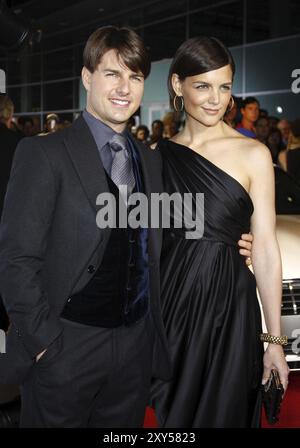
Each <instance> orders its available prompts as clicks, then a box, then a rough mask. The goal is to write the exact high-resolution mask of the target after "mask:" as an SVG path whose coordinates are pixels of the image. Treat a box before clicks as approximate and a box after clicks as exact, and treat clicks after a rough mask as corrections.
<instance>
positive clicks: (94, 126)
mask: <svg viewBox="0 0 300 448" xmlns="http://www.w3.org/2000/svg"><path fill="white" fill-rule="evenodd" d="M82 115H83V118H84V119H85V121H86V122H87V124H88V126H89V128H90V131H91V133H92V134H93V137H94V139H95V141H96V144H97V146H98V149H99V150H100V149H101V148H103V146H105V145H106V143H108V141H109V140H110V139H111V138H112V137H113V136H114V135H115V134H117V132H116V131H114V130H113V129H112V128H111V127H109V126H107V124H105V123H103V121H101V120H99V119H98V118H96V117H94V116H93V115H92V114H91V113H90V112H88V111H87V110H86V109H85V110H84V111H83V114H82ZM122 135H124V137H126V138H127V134H126V130H125V131H124V132H122Z"/></svg>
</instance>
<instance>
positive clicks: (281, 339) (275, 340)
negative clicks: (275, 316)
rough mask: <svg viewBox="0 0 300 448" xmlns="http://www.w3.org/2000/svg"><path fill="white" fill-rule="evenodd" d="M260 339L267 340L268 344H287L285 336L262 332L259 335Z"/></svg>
mask: <svg viewBox="0 0 300 448" xmlns="http://www.w3.org/2000/svg"><path fill="white" fill-rule="evenodd" d="M260 340H261V341H262V342H269V343H270V344H277V345H287V344H288V337H287V336H272V335H271V334H269V333H262V334H261V335H260Z"/></svg>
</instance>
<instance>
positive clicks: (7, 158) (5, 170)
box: [0, 123, 21, 217]
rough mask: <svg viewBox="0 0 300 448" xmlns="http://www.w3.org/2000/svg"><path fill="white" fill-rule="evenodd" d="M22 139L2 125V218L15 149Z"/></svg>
mask: <svg viewBox="0 0 300 448" xmlns="http://www.w3.org/2000/svg"><path fill="white" fill-rule="evenodd" d="M20 139H21V137H20V135H18V134H17V133H16V132H14V131H12V130H11V129H8V128H7V127H6V126H5V125H4V124H3V123H0V217H1V212H2V208H3V202H4V197H5V192H6V187H7V183H8V179H9V174H10V170H11V165H12V161H13V157H14V153H15V149H16V147H17V145H18V143H19V141H20Z"/></svg>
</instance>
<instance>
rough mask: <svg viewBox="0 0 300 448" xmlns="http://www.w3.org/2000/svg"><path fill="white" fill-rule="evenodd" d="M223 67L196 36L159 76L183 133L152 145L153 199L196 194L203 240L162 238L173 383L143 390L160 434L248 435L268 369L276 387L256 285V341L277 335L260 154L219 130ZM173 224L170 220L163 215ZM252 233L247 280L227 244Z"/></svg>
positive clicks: (223, 58) (269, 202) (217, 46)
mask: <svg viewBox="0 0 300 448" xmlns="http://www.w3.org/2000/svg"><path fill="white" fill-rule="evenodd" d="M233 75H234V62H233V60H232V57H231V54H230V52H229V50H228V49H227V48H226V47H225V46H224V45H223V44H222V43H221V42H220V41H218V40H217V39H214V38H207V37H199V38H194V39H190V40H188V41H187V42H185V43H184V44H183V45H182V46H181V47H180V48H179V50H178V51H177V53H176V55H175V58H174V60H173V63H172V65H171V68H170V74H169V90H170V95H171V99H172V100H173V101H174V103H173V104H174V107H175V109H184V110H185V115H186V122H185V126H184V129H183V130H182V131H181V132H179V134H177V135H176V136H175V137H173V138H172V140H169V141H167V140H164V141H162V142H160V144H159V145H158V150H160V152H161V156H162V159H163V174H164V182H165V191H166V192H167V193H169V194H172V193H174V192H179V193H181V194H183V193H192V194H193V195H194V196H193V197H195V193H197V192H198V193H199V192H201V193H204V234H203V237H202V238H199V239H186V237H185V232H186V228H185V227H184V223H183V227H182V228H175V227H173V228H170V229H167V230H165V237H164V250H163V255H162V292H161V295H162V312H163V318H164V322H165V326H166V332H167V337H168V341H169V347H170V352H171V357H172V362H173V369H174V372H173V379H172V381H170V382H162V381H155V382H154V383H153V388H152V400H153V401H152V403H153V406H154V407H155V410H156V415H157V417H158V420H159V423H160V425H161V426H162V427H222V428H226V427H258V426H259V424H260V411H261V402H260V394H259V389H260V385H261V382H262V381H263V382H265V381H266V380H267V378H268V377H269V375H270V370H271V368H276V369H277V370H278V371H279V374H280V378H281V381H282V383H283V385H284V388H285V389H286V387H287V378H288V370H289V369H288V366H287V364H286V361H285V358H284V354H283V350H282V346H281V345H277V344H274V343H270V344H269V345H268V348H267V350H266V352H265V354H264V353H263V343H262V342H261V340H260V334H261V332H262V329H261V314H260V307H259V303H258V300H257V296H256V282H257V286H258V288H259V292H260V296H261V301H262V305H263V309H264V315H265V320H266V325H267V329H268V332H269V333H270V334H272V335H274V336H279V335H280V302H281V262H280V253H279V249H278V244H277V241H276V235H275V212H274V180H273V168H272V161H271V157H270V154H269V151H268V149H267V148H266V147H264V146H263V145H262V144H260V143H258V142H256V141H255V140H253V139H249V138H246V137H244V136H242V135H241V134H239V133H237V132H236V131H235V130H233V129H231V128H230V127H229V126H227V125H226V124H225V123H224V121H222V117H223V115H224V113H225V111H226V109H227V107H228V104H229V103H230V98H231V86H232V79H233ZM171 217H172V218H174V216H171ZM249 230H251V232H252V233H253V236H254V242H253V251H252V254H253V258H252V261H253V268H254V272H255V277H256V279H255V277H254V275H253V274H252V272H251V271H250V270H249V268H248V267H247V266H246V264H245V262H244V259H243V257H241V256H240V255H239V252H238V247H237V244H236V241H237V240H238V239H239V237H240V235H241V234H242V233H247V232H248V231H249Z"/></svg>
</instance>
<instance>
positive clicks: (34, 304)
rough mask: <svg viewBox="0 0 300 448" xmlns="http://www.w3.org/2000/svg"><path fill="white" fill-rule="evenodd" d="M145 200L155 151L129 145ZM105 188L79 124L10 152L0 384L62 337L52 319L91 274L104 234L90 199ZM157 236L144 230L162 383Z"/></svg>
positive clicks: (155, 178)
mask: <svg viewBox="0 0 300 448" xmlns="http://www.w3.org/2000/svg"><path fill="white" fill-rule="evenodd" d="M135 145H136V147H137V148H138V151H139V154H140V158H141V165H142V171H143V177H144V182H145V190H146V194H147V195H149V194H150V193H151V192H161V191H162V176H161V172H162V166H161V160H160V156H159V154H158V153H157V152H156V151H151V150H150V149H147V148H146V147H145V146H144V145H142V144H139V143H137V142H135ZM108 191H109V188H108V185H107V180H106V176H105V172H104V168H103V165H102V162H101V158H100V155H99V152H98V149H97V146H96V143H95V141H94V139H93V137H92V134H91V133H90V130H89V128H88V126H87V124H86V122H85V120H84V119H83V118H82V117H80V118H79V119H77V120H76V121H75V123H74V124H73V125H72V126H71V127H69V128H67V129H65V130H63V131H60V132H57V133H55V134H51V135H48V136H46V137H32V138H26V139H23V140H22V142H21V143H20V145H19V146H18V148H17V151H16V154H15V158H14V164H13V169H12V173H11V179H10V182H9V185H8V190H7V197H6V201H5V205H4V210H3V221H2V224H1V227H0V294H1V295H2V296H3V299H4V303H5V305H6V308H7V311H8V314H9V316H10V320H11V322H12V325H11V327H10V329H9V332H8V336H7V354H5V355H0V356H1V358H2V359H1V361H0V383H1V381H2V382H11V383H14V382H20V381H22V380H23V379H24V376H25V375H26V374H27V373H28V371H29V370H30V367H31V366H32V365H33V362H34V358H35V356H36V355H37V354H38V353H40V352H41V351H42V350H44V349H45V348H47V347H48V346H49V345H50V344H51V343H52V342H53V341H54V340H56V338H58V337H59V336H60V333H61V332H62V326H61V322H60V319H59V315H60V313H61V311H62V309H63V307H64V305H65V303H66V301H67V299H68V297H69V296H70V295H73V294H76V293H77V292H79V291H80V290H82V288H83V287H84V286H85V285H86V284H87V283H88V281H89V280H90V278H91V274H90V272H91V271H92V269H89V267H90V266H94V267H95V268H96V269H97V268H98V267H99V265H100V263H101V260H102V257H103V254H104V251H105V248H106V245H107V243H108V240H109V236H110V229H108V228H107V229H99V228H98V227H97V226H96V213H97V206H96V198H97V196H98V195H99V193H102V192H108ZM161 243H162V230H161V229H149V248H148V249H149V260H150V261H149V264H150V302H151V304H150V306H151V314H152V318H153V322H154V325H155V329H156V342H155V349H154V359H153V375H154V376H156V377H159V378H163V379H168V378H169V377H170V360H169V354H168V350H167V342H166V337H165V333H164V329H163V323H162V318H161V312H160V289H159V283H160V281H159V277H160V272H159V270H160V269H159V268H160V266H159V263H160V251H161Z"/></svg>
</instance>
